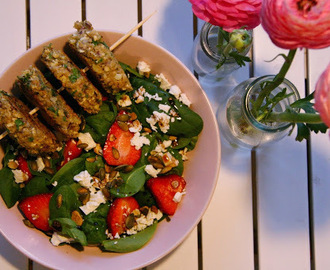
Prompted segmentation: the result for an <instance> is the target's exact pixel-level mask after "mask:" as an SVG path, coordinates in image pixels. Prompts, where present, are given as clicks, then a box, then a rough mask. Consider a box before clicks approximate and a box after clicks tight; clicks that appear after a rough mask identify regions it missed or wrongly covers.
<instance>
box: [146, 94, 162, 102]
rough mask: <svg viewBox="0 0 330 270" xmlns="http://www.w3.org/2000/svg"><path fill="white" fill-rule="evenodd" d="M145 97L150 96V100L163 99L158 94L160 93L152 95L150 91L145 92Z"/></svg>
mask: <svg viewBox="0 0 330 270" xmlns="http://www.w3.org/2000/svg"><path fill="white" fill-rule="evenodd" d="M144 97H146V98H148V99H149V101H150V100H152V99H153V100H156V101H162V100H163V99H162V98H161V97H160V96H159V95H158V93H156V94H154V95H150V94H149V93H148V92H145V93H144Z"/></svg>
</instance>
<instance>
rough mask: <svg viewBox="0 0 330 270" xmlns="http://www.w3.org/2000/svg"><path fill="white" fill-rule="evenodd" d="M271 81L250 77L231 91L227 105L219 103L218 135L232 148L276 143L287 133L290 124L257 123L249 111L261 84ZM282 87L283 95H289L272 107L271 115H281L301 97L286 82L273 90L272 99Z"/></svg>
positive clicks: (292, 86)
mask: <svg viewBox="0 0 330 270" xmlns="http://www.w3.org/2000/svg"><path fill="white" fill-rule="evenodd" d="M273 78H274V76H273V75H267V76H263V77H259V78H250V79H248V80H246V81H244V82H242V83H240V84H239V85H237V86H236V87H235V88H234V89H233V91H232V92H231V93H230V96H229V97H228V98H227V99H226V104H220V107H219V110H218V111H217V120H218V123H219V127H220V133H221V136H222V138H225V139H226V140H227V141H228V142H229V143H230V144H231V145H232V146H234V147H241V148H247V149H252V148H255V147H258V146H261V145H265V144H268V143H270V142H274V141H278V140H280V139H282V138H283V137H285V136H287V135H288V134H289V131H290V130H291V124H290V123H288V122H272V123H267V124H264V123H260V122H259V121H258V120H257V119H256V118H255V117H254V115H253V114H252V112H251V107H252V105H251V100H255V99H256V97H257V96H258V93H259V92H260V85H261V84H263V83H264V82H266V81H271V80H273ZM284 88H286V89H287V91H286V94H290V95H288V96H287V97H286V98H284V99H282V100H281V101H280V102H279V103H278V104H277V105H276V106H275V108H274V110H273V111H274V112H278V113H280V112H284V111H285V110H286V108H287V107H288V106H289V105H290V104H292V103H293V102H295V101H296V100H298V99H299V98H300V96H299V92H298V90H297V89H296V87H295V86H294V85H293V84H292V83H291V82H290V81H288V80H287V79H284V81H283V82H282V84H280V85H279V86H278V87H277V88H276V89H274V90H273V91H272V93H271V96H275V95H276V94H277V93H279V92H280V91H282V89H284Z"/></svg>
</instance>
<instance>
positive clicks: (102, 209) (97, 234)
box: [81, 203, 110, 244]
mask: <svg viewBox="0 0 330 270" xmlns="http://www.w3.org/2000/svg"><path fill="white" fill-rule="evenodd" d="M109 208H110V203H106V204H101V205H100V206H99V207H98V208H97V209H96V211H95V212H92V213H90V214H88V215H87V216H86V217H85V218H84V223H83V224H82V226H81V229H82V230H83V232H84V233H85V235H86V237H87V242H88V244H99V243H102V241H104V240H106V238H107V236H106V234H105V231H106V229H107V222H106V218H107V215H108V212H109Z"/></svg>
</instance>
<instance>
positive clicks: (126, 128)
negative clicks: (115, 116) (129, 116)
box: [117, 121, 128, 131]
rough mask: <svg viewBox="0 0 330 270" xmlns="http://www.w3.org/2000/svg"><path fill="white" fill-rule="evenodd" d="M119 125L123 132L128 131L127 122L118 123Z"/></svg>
mask: <svg viewBox="0 0 330 270" xmlns="http://www.w3.org/2000/svg"><path fill="white" fill-rule="evenodd" d="M117 124H118V126H119V127H120V129H121V130H122V131H128V125H127V124H126V123H125V122H122V121H117Z"/></svg>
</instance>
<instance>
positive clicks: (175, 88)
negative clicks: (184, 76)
mask: <svg viewBox="0 0 330 270" xmlns="http://www.w3.org/2000/svg"><path fill="white" fill-rule="evenodd" d="M169 93H170V94H172V95H173V96H175V97H176V98H177V99H179V98H180V94H181V89H180V88H179V86H177V85H172V86H171V88H170V90H169Z"/></svg>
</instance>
